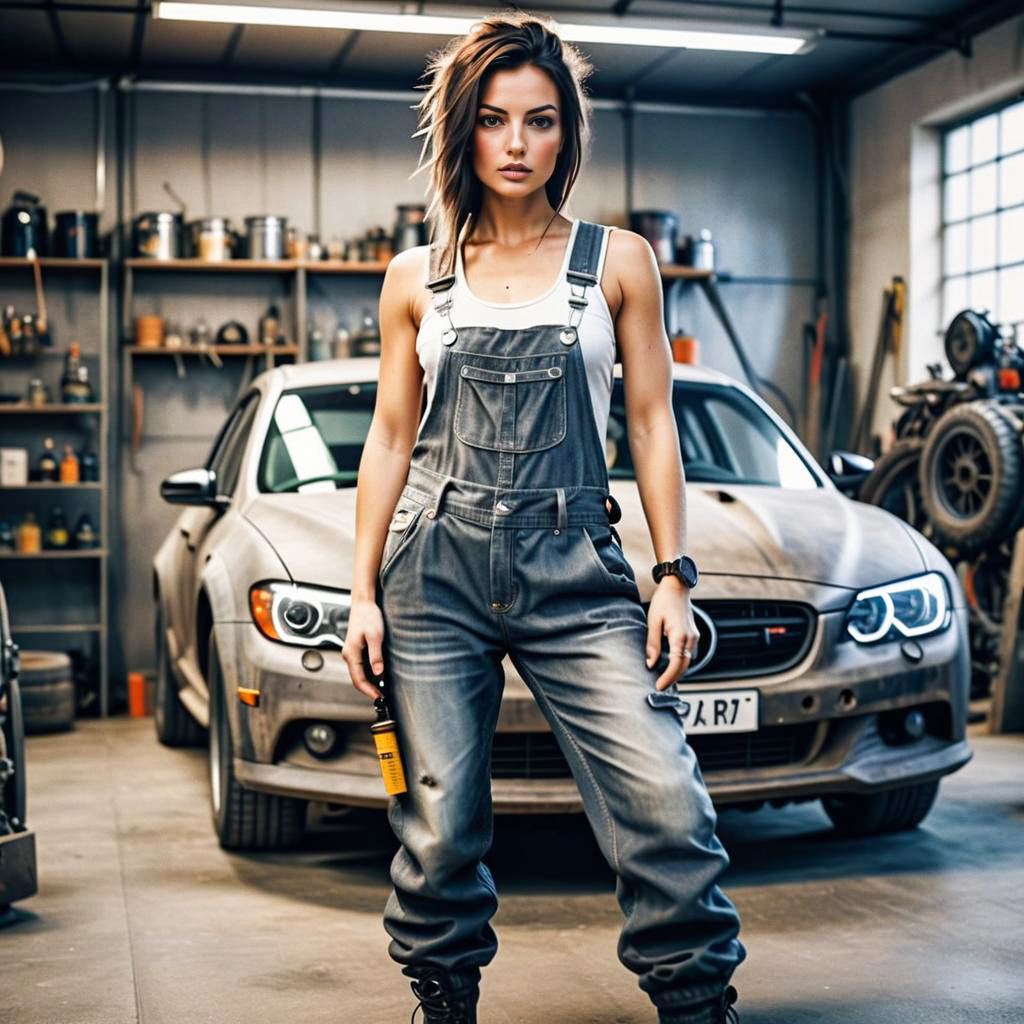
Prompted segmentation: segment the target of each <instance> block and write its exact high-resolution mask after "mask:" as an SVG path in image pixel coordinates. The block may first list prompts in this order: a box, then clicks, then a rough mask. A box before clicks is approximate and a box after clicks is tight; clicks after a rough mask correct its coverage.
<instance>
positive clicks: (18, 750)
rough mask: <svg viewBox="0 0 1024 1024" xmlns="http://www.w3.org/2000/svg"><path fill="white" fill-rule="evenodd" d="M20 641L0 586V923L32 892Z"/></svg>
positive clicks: (33, 876)
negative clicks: (13, 631) (13, 629)
mask: <svg viewBox="0 0 1024 1024" xmlns="http://www.w3.org/2000/svg"><path fill="white" fill-rule="evenodd" d="M18 669H19V659H18V645H17V644H16V643H15V642H14V641H13V640H12V639H11V630H10V624H9V622H8V619H7V601H6V598H5V597H4V589H3V586H2V585H0V927H2V926H4V925H6V924H9V923H11V922H12V921H13V920H14V919H15V913H14V911H13V910H12V909H11V904H12V903H14V902H15V900H23V899H25V898H26V897H28V896H34V895H35V893H36V892H37V888H38V887H37V881H36V840H35V833H34V832H33V831H32V830H31V829H30V828H29V827H28V826H27V825H26V824H25V814H26V789H25V728H24V722H23V719H22V713H21V690H20V689H19V686H18Z"/></svg>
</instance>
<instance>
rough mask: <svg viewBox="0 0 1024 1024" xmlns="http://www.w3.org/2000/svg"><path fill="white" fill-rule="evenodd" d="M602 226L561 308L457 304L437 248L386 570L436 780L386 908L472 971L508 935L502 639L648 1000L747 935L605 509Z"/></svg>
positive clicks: (403, 733) (393, 921) (400, 813)
mask: <svg viewBox="0 0 1024 1024" xmlns="http://www.w3.org/2000/svg"><path fill="white" fill-rule="evenodd" d="M606 230H608V229H607V228H605V227H603V226H601V225H597V224H591V223H588V222H586V221H579V222H578V227H577V230H576V234H575V244H574V246H573V248H572V252H571V254H570V257H569V261H568V270H567V273H566V278H567V284H568V294H567V300H568V301H567V309H566V321H565V322H562V323H554V324H540V325H537V326H533V327H527V328H519V329H507V328H500V327H493V326H479V325H472V324H469V325H466V324H462V323H460V322H459V317H458V311H459V307H458V288H455V287H453V286H454V285H455V283H456V276H455V275H454V274H448V275H446V276H442V275H441V274H440V268H439V265H438V264H439V259H438V253H437V252H434V253H433V257H432V261H431V273H430V280H429V281H428V287H430V288H431V290H432V291H433V292H434V296H435V297H434V308H435V310H436V311H437V313H438V315H439V316H440V317H441V318H442V323H443V333H441V335H440V353H439V359H438V363H437V367H436V380H435V385H434V387H435V391H434V395H433V400H432V402H431V403H430V406H429V408H428V410H427V412H426V414H425V416H424V418H423V421H422V423H421V425H420V430H419V433H418V435H417V439H416V443H415V446H414V448H413V451H412V456H411V460H410V466H409V474H408V478H407V481H406V485H405V487H404V488H403V490H402V494H401V497H400V498H399V501H398V504H397V506H396V513H397V512H400V511H403V510H404V511H405V512H406V513H408V514H407V516H406V518H405V522H406V523H407V525H405V526H404V528H400V529H398V530H393V531H389V534H388V541H387V544H386V545H385V551H384V554H383V557H382V560H381V572H380V579H379V583H380V586H379V600H380V604H381V608H382V611H383V615H384V623H385V641H384V661H385V676H384V690H385V693H386V694H387V696H388V703H389V707H390V710H391V713H392V716H393V717H394V719H395V720H396V722H397V723H398V736H399V742H400V744H401V747H402V756H403V760H404V762H405V764H406V774H407V778H409V779H410V780H416V779H420V778H421V777H423V776H429V777H430V778H431V780H432V783H433V784H432V785H431V786H429V787H426V786H421V785H417V784H416V783H415V782H412V783H411V784H410V788H409V791H408V792H407V793H404V794H401V795H399V796H396V797H392V798H391V800H390V802H389V805H388V816H389V820H390V822H391V825H392V828H393V829H394V831H395V834H396V836H397V837H398V839H399V840H400V842H401V844H402V845H401V847H400V849H399V850H398V852H397V853H396V854H395V858H394V860H393V862H392V866H391V879H392V881H393V883H394V891H393V892H392V893H391V895H390V897H389V899H388V902H387V906H386V908H385V913H384V925H385V928H386V930H387V931H388V934H389V935H390V936H391V942H390V945H389V953H390V954H391V956H392V958H393V959H394V960H396V961H397V962H398V963H400V964H403V965H404V966H405V967H406V968H414V967H417V966H422V965H424V964H432V965H437V966H441V967H443V968H445V969H447V970H452V969H457V970H463V971H468V972H469V973H471V974H473V973H476V972H478V971H479V968H481V967H483V966H485V965H486V964H487V963H489V962H490V960H491V959H492V958H493V956H494V955H495V952H496V951H497V937H496V935H495V933H494V931H493V929H492V927H491V925H490V918H491V917H492V915H493V914H494V912H495V910H496V909H497V905H498V898H497V892H496V888H495V885H494V880H493V878H492V876H491V873H490V871H489V869H488V867H487V865H486V863H484V861H483V859H482V858H483V856H484V854H485V853H486V852H487V849H488V848H489V846H490V842H491V834H492V818H491V815H492V804H491V787H490V777H489V772H488V764H489V760H490V753H491V744H492V737H493V734H494V729H495V724H496V722H497V717H498V710H499V706H500V703H501V696H502V689H503V673H502V669H501V659H502V657H503V655H505V654H506V653H507V654H508V656H509V657H510V659H511V660H512V662H513V664H514V665H515V666H516V669H517V670H518V672H519V674H520V675H521V676H522V678H523V680H524V682H525V683H526V685H527V686H528V687H529V688H530V691H531V692H532V694H533V696H534V697H535V698H536V701H537V704H538V706H539V708H540V710H541V712H542V713H543V715H544V718H545V719H546V721H547V723H548V725H549V726H550V728H551V731H552V733H553V734H554V737H555V739H556V741H557V743H558V745H559V748H560V749H561V751H562V753H563V755H564V757H565V760H566V762H567V763H568V765H569V768H570V770H571V772H572V775H573V777H574V779H575V782H576V785H577V787H578V789H579V794H580V797H581V799H582V803H583V808H584V811H585V813H586V814H587V817H588V819H589V821H590V823H591V825H592V827H593V829H594V833H595V836H596V837H597V840H598V842H599V844H600V846H601V849H602V851H603V853H604V855H605V857H606V858H607V860H608V863H609V864H610V865H611V867H612V868H613V869H614V870H615V872H616V873H617V875H618V878H619V882H618V885H617V889H616V895H617V898H618V900H619V904H620V906H621V909H622V911H623V914H624V924H623V929H622V935H621V940H620V943H619V949H618V955H619V958H620V960H621V961H622V963H623V964H624V965H625V966H626V967H627V968H628V969H629V970H631V971H633V972H634V973H635V974H636V975H638V978H639V984H640V987H641V988H642V989H643V990H644V991H645V992H647V993H648V994H649V995H650V997H651V999H652V1000H653V1001H655V1002H657V1003H658V1004H659V1005H683V1004H686V1003H692V1002H697V1001H700V1000H702V999H708V998H711V997H714V996H715V995H717V994H718V993H719V992H720V991H721V990H722V989H723V988H724V986H725V983H726V981H727V978H728V976H729V974H731V972H732V970H733V969H734V968H735V967H736V966H738V964H739V963H741V962H742V960H743V959H744V957H745V955H746V952H745V949H744V947H743V945H742V944H741V943H740V941H739V939H738V938H737V933H738V930H739V918H738V915H737V914H736V911H735V908H734V907H733V905H732V903H731V902H730V901H729V900H728V898H727V897H726V896H725V894H724V893H723V892H722V890H721V889H720V888H719V886H718V885H717V884H716V880H717V879H718V877H719V876H720V875H721V873H722V872H723V871H724V870H725V868H726V866H727V865H728V863H729V858H728V855H727V853H726V851H725V849H724V848H723V846H722V844H721V843H720V842H719V840H718V838H717V836H716V835H715V824H716V814H715V810H714V807H713V805H712V803H711V799H710V796H709V795H708V792H707V789H706V787H705V785H704V781H703V777H702V775H701V772H700V767H699V765H698V763H697V761H696V758H695V755H694V753H693V750H692V748H691V747H690V746H689V744H688V743H687V742H686V737H685V733H684V731H683V726H682V724H681V721H680V719H679V716H678V715H676V714H674V713H671V711H666V710H664V709H655V708H654V707H652V705H650V704H648V703H647V701H646V697H647V694H648V693H650V692H651V691H652V690H653V687H654V679H655V678H656V674H657V673H656V672H655V671H654V670H649V669H648V668H647V666H646V660H645V658H646V636H647V622H646V616H645V613H644V610H643V607H642V605H641V603H640V597H639V592H638V590H637V586H636V578H635V575H634V573H633V569H632V568H631V566H630V565H629V562H628V561H627V560H626V558H625V556H624V555H623V553H622V551H621V548H620V547H619V544H618V543H617V540H616V537H615V536H614V530H613V528H612V526H611V521H610V519H612V520H613V519H614V517H615V510H617V504H616V503H615V502H614V499H611V498H610V496H609V480H608V471H607V466H606V463H605V443H604V438H602V437H599V436H598V431H597V427H596V424H595V419H594V409H593V405H592V402H591V394H590V389H589V387H588V381H587V366H586V363H585V360H584V353H583V351H582V344H583V341H582V338H581V332H580V328H581V325H582V320H583V315H584V311H585V310H586V308H587V303H588V292H589V291H590V290H591V289H593V288H594V287H595V286H597V285H598V281H597V274H596V271H597V267H598V262H599V255H600V253H601V251H602V240H603V232H605V231H606ZM609 501H610V504H611V507H612V511H611V512H610V511H609V508H608V502H609ZM424 508H426V509H427V511H426V515H425V516H424V515H419V514H417V513H418V512H419V511H422V510H423V509H424ZM525 785H527V783H526V782H524V786H525ZM406 973H407V974H408V973H410V971H409V970H406Z"/></svg>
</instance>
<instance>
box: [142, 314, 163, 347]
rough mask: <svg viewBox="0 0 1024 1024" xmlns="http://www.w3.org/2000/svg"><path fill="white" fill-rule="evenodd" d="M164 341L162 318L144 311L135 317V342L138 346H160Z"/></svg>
mask: <svg viewBox="0 0 1024 1024" xmlns="http://www.w3.org/2000/svg"><path fill="white" fill-rule="evenodd" d="M163 343H164V319H163V317H161V316H155V315H153V314H151V313H146V314H144V315H141V316H137V317H136V318H135V344H136V345H138V346H139V347H140V348H160V346H161V345H163Z"/></svg>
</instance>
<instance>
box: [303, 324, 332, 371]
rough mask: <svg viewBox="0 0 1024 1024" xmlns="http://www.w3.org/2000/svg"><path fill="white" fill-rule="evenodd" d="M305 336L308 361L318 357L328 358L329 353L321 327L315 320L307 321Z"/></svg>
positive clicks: (314, 360)
mask: <svg viewBox="0 0 1024 1024" xmlns="http://www.w3.org/2000/svg"><path fill="white" fill-rule="evenodd" d="M306 337H307V339H308V342H309V349H308V356H309V360H310V362H316V361H317V360H319V359H330V357H331V353H330V349H329V347H328V345H327V339H326V338H325V337H324V332H323V329H322V328H321V327H320V325H319V324H318V323H317V322H316V321H315V320H310V321H309V328H308V330H307V332H306Z"/></svg>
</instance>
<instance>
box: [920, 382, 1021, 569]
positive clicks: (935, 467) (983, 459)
mask: <svg viewBox="0 0 1024 1024" xmlns="http://www.w3.org/2000/svg"><path fill="white" fill-rule="evenodd" d="M920 484H921V498H922V502H923V504H924V508H925V511H926V512H927V514H928V518H929V520H930V521H931V524H932V528H933V530H934V534H935V537H936V538H937V539H938V540H939V541H940V542H945V543H948V544H951V545H953V546H954V547H957V548H961V549H963V550H978V549H980V548H983V547H985V546H986V545H988V544H990V543H992V542H993V541H997V540H1000V539H1002V538H1003V537H1004V536H1005V535H1006V534H1007V533H1008V532H1009V531H1010V530H1012V529H1013V527H1014V525H1015V520H1017V518H1018V514H1019V510H1020V502H1021V491H1022V487H1024V445H1022V444H1021V439H1020V437H1019V436H1018V434H1017V432H1016V430H1014V428H1013V425H1012V423H1011V422H1010V420H1009V418H1008V417H1007V416H1006V415H1005V413H1004V412H1003V410H1002V409H1001V408H1000V407H999V406H998V405H997V404H995V403H994V402H990V401H986V400H982V401H975V402H964V403H962V404H961V405H954V406H953V407H952V408H950V409H947V410H946V412H945V413H943V414H942V416H941V417H939V420H938V422H937V423H936V424H935V426H934V427H933V428H932V430H931V432H930V433H929V435H928V439H927V440H926V441H925V446H924V451H923V452H922V453H921V467H920Z"/></svg>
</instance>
